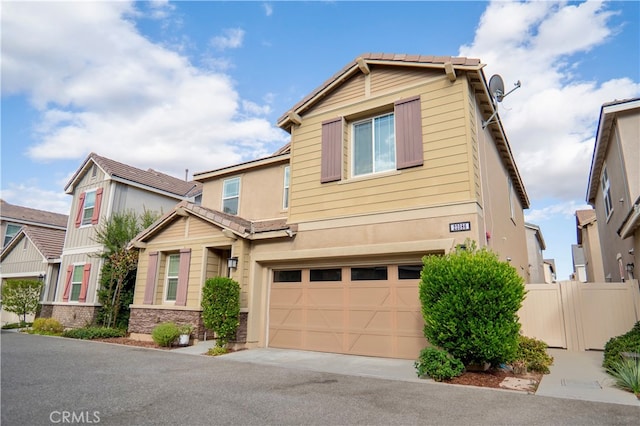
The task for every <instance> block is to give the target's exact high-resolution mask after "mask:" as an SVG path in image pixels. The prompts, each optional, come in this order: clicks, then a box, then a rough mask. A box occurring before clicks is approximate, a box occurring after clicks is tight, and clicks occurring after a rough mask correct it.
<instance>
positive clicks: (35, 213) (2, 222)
mask: <svg viewBox="0 0 640 426" xmlns="http://www.w3.org/2000/svg"><path fill="white" fill-rule="evenodd" d="M68 220H69V216H67V215H66V214H59V213H54V212H48V211H44V210H37V209H32V208H29V207H22V206H16V205H13V204H10V203H7V202H6V201H4V200H2V199H0V238H2V247H5V246H6V245H7V244H9V241H11V239H12V238H13V237H14V236H16V235H17V234H18V232H19V231H20V228H22V226H24V225H31V226H37V227H40V228H49V229H58V230H62V231H64V230H65V229H67V221H68Z"/></svg>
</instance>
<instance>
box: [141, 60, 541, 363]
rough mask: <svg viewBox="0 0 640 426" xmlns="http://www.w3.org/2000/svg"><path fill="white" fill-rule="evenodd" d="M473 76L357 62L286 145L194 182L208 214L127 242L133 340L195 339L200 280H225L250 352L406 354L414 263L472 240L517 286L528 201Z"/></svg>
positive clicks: (412, 334) (300, 112) (182, 218)
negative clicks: (174, 330)
mask: <svg viewBox="0 0 640 426" xmlns="http://www.w3.org/2000/svg"><path fill="white" fill-rule="evenodd" d="M482 69H483V64H481V63H480V61H479V60H477V59H468V58H452V57H433V56H409V55H393V54H391V55H387V54H384V55H382V54H365V55H362V56H360V57H358V58H356V60H354V61H353V62H351V63H349V64H347V65H346V66H345V67H344V68H343V69H342V70H340V71H339V72H338V73H337V74H335V75H334V76H332V77H331V78H330V79H329V80H327V81H326V82H325V83H324V84H322V85H321V86H320V87H318V88H317V89H316V90H315V91H313V92H312V93H310V94H309V95H308V96H306V97H305V98H304V99H303V100H302V101H300V102H299V103H298V104H296V105H294V106H293V107H292V108H291V110H290V111H288V112H287V113H286V114H284V115H283V116H282V117H281V118H280V119H279V120H278V126H280V127H281V128H282V129H283V130H285V131H286V132H288V133H289V134H290V135H291V142H290V145H288V146H286V147H284V148H283V149H282V150H281V151H279V152H277V153H275V154H274V155H272V156H269V157H266V158H262V159H259V160H255V161H253V162H248V163H243V164H239V165H236V166H231V167H227V168H223V169H218V170H213V171H207V172H202V173H197V174H195V175H194V180H196V181H199V182H201V183H202V185H203V195H202V205H201V206H194V205H191V204H188V203H184V204H182V205H181V206H179V207H177V208H176V209H175V210H174V211H172V212H171V213H169V214H167V215H166V216H165V217H163V218H162V219H161V220H160V221H158V222H157V223H156V224H155V225H154V226H152V227H151V228H149V229H147V230H145V231H144V232H143V233H142V234H141V235H139V236H138V237H137V238H136V239H135V240H134V241H133V242H132V247H135V248H137V249H139V250H140V264H139V268H138V275H137V280H136V291H135V295H134V303H133V305H132V306H131V319H130V326H129V328H130V331H131V332H132V333H133V335H134V336H138V337H140V338H143V337H145V336H147V337H148V333H150V330H151V329H152V327H153V326H154V325H155V324H157V323H159V322H162V321H165V320H166V319H173V320H176V321H178V322H184V321H187V320H190V321H193V322H194V324H195V325H197V326H198V330H197V331H196V333H197V335H198V337H203V335H204V330H203V329H202V324H201V321H200V319H199V311H200V307H199V300H200V299H199V298H200V293H201V289H202V284H203V282H204V280H205V279H206V278H209V277H211V276H215V275H218V274H220V275H225V274H229V275H230V276H231V277H233V278H234V279H235V280H237V281H238V282H239V283H240V285H241V288H242V298H241V304H242V306H241V307H242V312H243V321H242V324H241V327H242V330H241V332H240V333H239V335H240V338H241V339H243V342H244V343H245V344H246V346H248V347H279V348H295V349H303V350H315V351H325V352H336V353H346V354H359V355H372V356H382V357H395V358H406V359H415V357H416V356H417V354H418V352H419V351H420V350H421V349H422V348H423V347H424V346H425V345H426V341H425V339H424V337H423V331H422V329H423V325H424V323H423V319H422V315H421V313H420V302H419V299H418V281H419V274H420V270H421V259H422V257H423V256H424V255H426V254H442V253H447V252H449V251H451V250H452V249H454V248H455V247H456V246H457V245H460V244H464V243H465V241H466V240H467V239H471V240H475V241H476V242H477V244H478V245H479V246H486V247H489V248H491V249H492V250H494V251H496V252H497V253H498V254H499V256H500V258H501V259H503V260H508V261H510V262H511V263H512V265H513V266H514V267H515V268H516V269H517V271H518V272H519V273H520V274H521V275H522V276H523V278H525V279H526V278H527V276H528V257H527V244H526V235H525V224H524V214H523V209H525V208H528V207H529V201H528V198H527V195H526V192H525V189H524V185H523V183H522V180H521V178H520V175H519V173H518V170H517V167H516V165H515V162H514V159H513V156H512V153H511V150H510V147H509V143H508V141H507V138H506V135H505V132H504V129H503V127H502V125H501V122H500V120H499V116H494V119H493V120H490V121H489V122H488V123H487V120H489V118H490V117H491V116H492V115H493V114H494V112H495V111H496V110H495V108H496V106H495V103H494V101H493V99H492V96H491V94H490V93H489V91H488V85H487V79H486V77H485V75H484V73H483V70H482ZM228 258H232V259H235V260H237V267H236V268H228V267H227V266H228V264H227V259H228ZM175 289H177V291H176V290H175Z"/></svg>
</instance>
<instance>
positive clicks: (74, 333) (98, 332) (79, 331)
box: [62, 327, 127, 340]
mask: <svg viewBox="0 0 640 426" xmlns="http://www.w3.org/2000/svg"><path fill="white" fill-rule="evenodd" d="M126 334H127V332H126V331H125V330H122V329H119V328H108V327H83V328H72V329H69V330H66V331H65V332H64V333H62V337H69V338H71V339H84V340H91V339H108V338H110V337H124V336H126Z"/></svg>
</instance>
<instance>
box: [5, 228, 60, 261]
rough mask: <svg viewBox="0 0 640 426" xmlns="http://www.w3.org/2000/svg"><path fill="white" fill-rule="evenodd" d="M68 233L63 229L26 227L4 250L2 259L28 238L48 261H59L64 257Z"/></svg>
mask: <svg viewBox="0 0 640 426" xmlns="http://www.w3.org/2000/svg"><path fill="white" fill-rule="evenodd" d="M65 233H66V231H65V230H61V229H52V228H43V227H40V226H30V225H25V226H23V227H22V229H20V231H19V232H18V233H17V234H16V235H15V236H14V237H13V238H12V239H11V241H9V244H7V246H6V247H5V248H4V249H3V250H2V255H1V256H0V257H2V258H4V257H5V256H6V255H7V254H8V253H9V252H10V251H11V250H13V248H14V247H15V246H17V245H18V243H19V241H21V240H22V239H23V238H28V239H29V240H30V241H31V242H32V243H33V245H34V246H35V247H36V249H37V250H38V251H39V252H40V254H42V257H43V258H45V259H47V260H53V259H59V258H60V257H61V256H62V248H63V246H64V236H65Z"/></svg>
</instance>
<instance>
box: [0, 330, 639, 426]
mask: <svg viewBox="0 0 640 426" xmlns="http://www.w3.org/2000/svg"><path fill="white" fill-rule="evenodd" d="M1 339H2V341H1V347H2V348H1V351H2V353H1V355H2V361H1V362H2V416H1V420H2V425H3V426H5V425H41V424H61V423H62V424H64V423H72V421H71V420H76V421H75V422H73V423H85V424H87V423H99V424H105V425H152V424H153V425H158V424H179V425H205V424H206V425H210V424H260V425H265V424H267V425H270V424H274V425H275V424H277V425H282V424H331V425H338V424H339V425H344V424H367V425H368V424H384V425H388V424H421V425H424V424H438V425H440V424H455V425H460V424H474V425H478V424H481V425H482V424H487V425H495V424H510V425H513V424H517V425H520V424H580V425H590V424H592V425H603V424H616V425H619V424H634V425H635V424H637V421H638V418H639V416H640V409H639V408H637V407H633V406H626V405H619V404H607V403H597V402H586V401H579V400H567V399H559V398H548V397H540V396H534V395H527V394H521V393H517V392H509V391H495V390H489V389H476V388H469V387H462V386H451V385H442V384H437V383H433V382H430V381H421V382H420V381H416V382H407V381H396V380H387V379H378V378H370V377H361V376H351V375H341V374H333V373H326V372H318V371H308V370H301V369H292V368H281V367H277V366H273V365H259V364H254V363H248V362H238V361H231V360H225V359H224V357H216V358H212V357H206V356H193V355H189V354H184V353H179V352H175V351H162V350H150V349H142V348H136V347H127V346H117V345H110V344H104V343H98V342H87V341H77V340H71V339H63V338H55V337H46V336H32V335H25V334H19V333H7V332H3V333H2V336H1ZM65 416H66V419H67V421H66V422H65V421H64V419H65Z"/></svg>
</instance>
